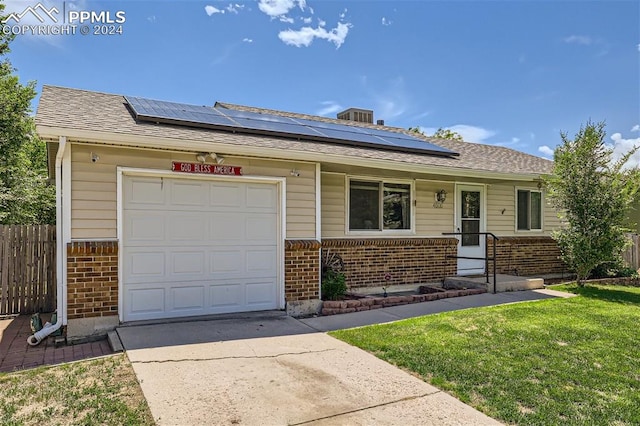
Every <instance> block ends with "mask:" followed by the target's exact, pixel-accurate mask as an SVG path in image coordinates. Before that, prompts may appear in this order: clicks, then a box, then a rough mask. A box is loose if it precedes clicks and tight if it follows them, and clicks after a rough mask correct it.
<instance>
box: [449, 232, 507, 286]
mask: <svg viewBox="0 0 640 426" xmlns="http://www.w3.org/2000/svg"><path fill="white" fill-rule="evenodd" d="M442 235H484V257H470V256H458V255H456V256H453V255H449V256H447V257H449V258H452V259H475V260H484V273H485V276H486V280H487V284H489V261H490V260H491V261H493V294H495V293H496V257H498V252H497V251H496V241H498V240H500V238H498V237H496V236H495V234H493V233H492V232H443V233H442ZM489 236H491V237H492V238H493V256H492V257H489V251H488V249H487V248H488V246H489Z"/></svg>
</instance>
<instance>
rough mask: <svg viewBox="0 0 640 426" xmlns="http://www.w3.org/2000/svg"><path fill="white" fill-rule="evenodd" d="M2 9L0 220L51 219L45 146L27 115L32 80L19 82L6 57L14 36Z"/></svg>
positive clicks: (52, 210) (32, 92)
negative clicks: (5, 27)
mask: <svg viewBox="0 0 640 426" xmlns="http://www.w3.org/2000/svg"><path fill="white" fill-rule="evenodd" d="M3 11H4V4H2V3H0V223H3V224H35V223H54V222H55V188H53V187H52V186H51V185H49V184H48V179H47V154H46V147H45V144H44V142H42V141H41V140H40V139H39V138H38V136H37V135H36V133H35V126H34V122H33V117H31V115H30V113H31V101H32V100H33V98H34V97H35V95H36V91H35V82H29V83H27V84H26V85H23V84H20V80H19V78H18V76H17V75H14V72H15V70H14V69H13V68H12V66H11V63H10V62H9V60H8V59H7V58H6V54H7V53H8V52H9V42H11V40H13V37H12V36H6V35H4V31H2V26H3V24H2V23H1V22H2V21H3V20H4V17H3Z"/></svg>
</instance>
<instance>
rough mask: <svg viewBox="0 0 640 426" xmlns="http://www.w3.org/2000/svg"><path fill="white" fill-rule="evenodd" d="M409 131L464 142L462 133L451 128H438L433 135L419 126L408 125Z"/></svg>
mask: <svg viewBox="0 0 640 426" xmlns="http://www.w3.org/2000/svg"><path fill="white" fill-rule="evenodd" d="M409 131H410V132H413V133H420V134H421V135H424V136H428V137H430V138H437V139H450V140H453V141H459V142H464V139H463V138H462V135H461V134H460V133H458V132H454V131H453V130H449V129H444V128H442V127H440V128H438V130H436V131H435V133H434V134H433V135H427V134H425V133H424V132H423V131H422V130H420V128H419V127H409Z"/></svg>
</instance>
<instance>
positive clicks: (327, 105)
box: [316, 101, 344, 115]
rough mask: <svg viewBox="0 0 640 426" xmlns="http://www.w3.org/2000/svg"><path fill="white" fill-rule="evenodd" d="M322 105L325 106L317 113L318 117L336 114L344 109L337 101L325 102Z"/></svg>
mask: <svg viewBox="0 0 640 426" xmlns="http://www.w3.org/2000/svg"><path fill="white" fill-rule="evenodd" d="M320 103H321V104H322V105H323V107H322V108H320V109H319V110H318V111H316V115H330V114H335V113H336V112H340V111H342V110H343V109H344V108H343V107H342V105H340V104H339V103H337V102H335V101H323V102H320Z"/></svg>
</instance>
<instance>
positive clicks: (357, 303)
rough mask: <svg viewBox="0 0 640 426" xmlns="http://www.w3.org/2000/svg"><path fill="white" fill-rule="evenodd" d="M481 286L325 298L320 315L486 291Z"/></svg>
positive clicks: (345, 312) (428, 300) (366, 309)
mask: <svg viewBox="0 0 640 426" xmlns="http://www.w3.org/2000/svg"><path fill="white" fill-rule="evenodd" d="M486 292H487V290H485V289H483V288H470V289H465V290H446V291H440V292H437V293H427V294H412V295H410V296H388V297H363V298H362V299H353V300H335V301H334V300H327V301H324V302H322V311H321V313H322V315H336V314H348V313H351V312H360V311H369V310H372V309H380V308H387V307H389V306H398V305H408V304H409V303H420V302H430V301H432V300H439V299H447V298H450V297H460V296H470V295H472V294H481V293H486Z"/></svg>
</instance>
